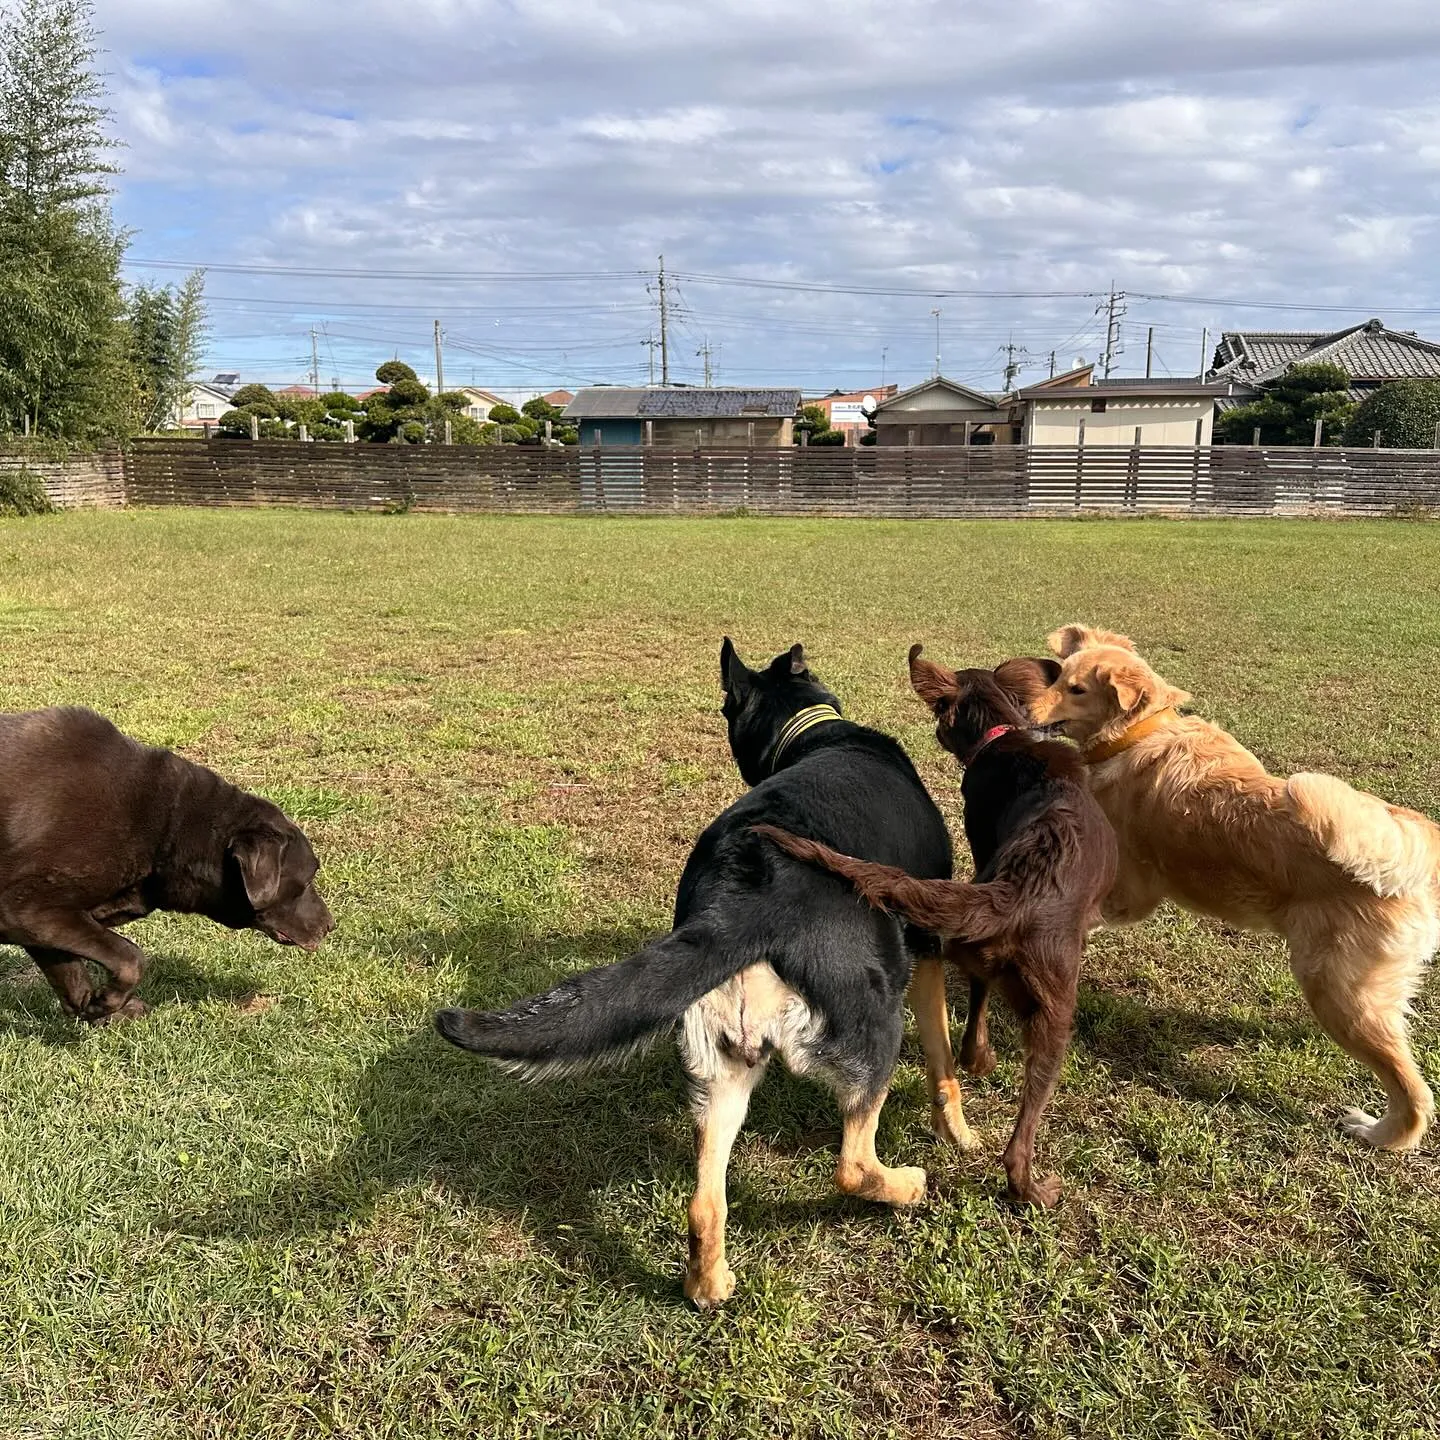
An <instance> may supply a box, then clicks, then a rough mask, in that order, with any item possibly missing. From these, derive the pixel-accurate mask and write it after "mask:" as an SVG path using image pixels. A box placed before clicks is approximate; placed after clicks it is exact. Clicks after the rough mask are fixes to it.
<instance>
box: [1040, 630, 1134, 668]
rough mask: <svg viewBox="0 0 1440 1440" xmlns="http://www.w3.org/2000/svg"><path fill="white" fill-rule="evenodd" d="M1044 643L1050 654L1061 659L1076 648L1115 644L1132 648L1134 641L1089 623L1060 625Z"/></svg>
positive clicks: (1083, 648) (1121, 647)
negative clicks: (1098, 628)
mask: <svg viewBox="0 0 1440 1440" xmlns="http://www.w3.org/2000/svg"><path fill="white" fill-rule="evenodd" d="M1045 643H1046V645H1048V646H1049V647H1050V653H1051V654H1052V655H1058V656H1059V657H1060V658H1061V659H1062V660H1064V659H1066V658H1067V657H1068V656H1070V655H1073V654H1074V653H1075V652H1076V651H1077V650H1088V649H1090V647H1091V646H1092V645H1116V646H1118V647H1119V648H1120V649H1121V650H1134V648H1135V642H1134V641H1133V640H1132V639H1131V638H1130V637H1129V636H1128V635H1118V634H1116V632H1115V631H1113V630H1097V629H1095V628H1094V627H1093V626H1091V625H1062V626H1061V627H1060V628H1059V629H1058V630H1052V631H1051V632H1050V633H1049V634H1048V635H1047V636H1046V637H1045Z"/></svg>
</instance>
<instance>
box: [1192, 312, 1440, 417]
mask: <svg viewBox="0 0 1440 1440" xmlns="http://www.w3.org/2000/svg"><path fill="white" fill-rule="evenodd" d="M1316 361H1329V362H1331V363H1332V364H1335V365H1339V366H1340V367H1341V368H1342V369H1343V370H1344V371H1345V372H1346V373H1347V374H1348V375H1349V376H1350V379H1351V380H1352V381H1354V382H1357V383H1358V385H1359V388H1358V389H1356V388H1354V387H1352V391H1351V393H1352V395H1353V396H1355V398H1357V399H1358V398H1360V397H1362V396H1363V395H1365V394H1368V393H1369V391H1370V390H1371V389H1373V387H1374V386H1375V385H1376V384H1379V383H1381V382H1383V381H1385V380H1408V379H1425V380H1437V379H1440V344H1436V342H1435V341H1433V340H1422V339H1421V338H1420V337H1419V336H1418V335H1415V334H1413V333H1411V332H1410V331H1407V330H1391V329H1390V328H1389V327H1388V326H1387V325H1386V324H1385V322H1384V321H1383V320H1366V321H1365V322H1364V323H1363V324H1359V325H1351V326H1348V327H1347V328H1346V329H1344V330H1333V331H1319V330H1233V331H1232V330H1227V331H1226V332H1225V333H1224V334H1223V335H1222V336H1221V337H1220V343H1219V345H1218V346H1217V347H1216V349H1215V363H1214V366H1213V368H1212V369H1211V371H1210V373H1209V376H1208V377H1207V378H1209V379H1212V380H1233V381H1236V382H1237V383H1240V384H1244V385H1252V386H1260V385H1267V384H1269V383H1270V382H1271V381H1272V380H1277V379H1279V377H1280V376H1281V375H1283V374H1284V373H1285V371H1287V370H1288V369H1289V368H1290V367H1291V366H1292V365H1295V364H1299V363H1305V364H1310V363H1313V362H1316Z"/></svg>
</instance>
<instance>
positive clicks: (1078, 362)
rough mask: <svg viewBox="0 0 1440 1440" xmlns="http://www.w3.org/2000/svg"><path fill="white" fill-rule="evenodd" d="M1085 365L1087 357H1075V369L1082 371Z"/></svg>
mask: <svg viewBox="0 0 1440 1440" xmlns="http://www.w3.org/2000/svg"><path fill="white" fill-rule="evenodd" d="M1084 365H1085V357H1084V356H1083V355H1077V356H1076V357H1075V368H1076V369H1077V370H1080V369H1083V368H1084Z"/></svg>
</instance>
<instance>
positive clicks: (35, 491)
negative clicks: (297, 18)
mask: <svg viewBox="0 0 1440 1440" xmlns="http://www.w3.org/2000/svg"><path fill="white" fill-rule="evenodd" d="M54 509H55V507H54V505H52V504H51V503H50V495H49V493H48V492H47V491H46V489H45V482H44V481H43V480H42V479H41V478H40V477H39V476H38V475H37V474H36V473H35V472H34V471H33V470H30V469H27V468H26V467H25V466H24V465H22V466H21V467H20V468H19V469H18V470H0V515H49V514H51V513H52V512H53V511H54Z"/></svg>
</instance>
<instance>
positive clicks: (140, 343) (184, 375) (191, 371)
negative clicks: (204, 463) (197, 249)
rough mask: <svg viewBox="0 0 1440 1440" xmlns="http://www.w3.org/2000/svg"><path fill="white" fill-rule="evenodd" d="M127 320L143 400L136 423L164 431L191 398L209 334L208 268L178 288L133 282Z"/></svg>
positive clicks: (188, 277)
mask: <svg viewBox="0 0 1440 1440" xmlns="http://www.w3.org/2000/svg"><path fill="white" fill-rule="evenodd" d="M125 321H126V325H127V327H128V330H129V340H130V363H131V366H132V368H133V369H134V371H135V384H136V393H137V399H138V403H139V413H138V415H137V416H136V423H137V424H138V426H139V428H140V429H141V430H162V429H165V428H167V427H168V426H169V425H170V424H171V422H172V419H173V417H174V416H175V414H176V412H177V411H178V409H179V407H180V406H181V405H183V404H184V403H185V402H186V401H187V400H189V398H190V389H191V386H192V385H193V383H194V379H195V371H196V369H197V368H198V366H199V364H200V355H201V351H202V350H203V348H204V344H205V337H206V334H207V333H208V326H207V322H206V313H205V276H204V272H203V271H200V270H196V271H194V272H193V273H192V274H190V275H189V276H187V277H186V279H185V282H184V283H183V284H182V285H180V286H178V287H176V286H172V285H154V286H150V285H137V286H135V288H134V289H133V290H131V291H130V294H129V297H128V300H127V303H126V307H125Z"/></svg>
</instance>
